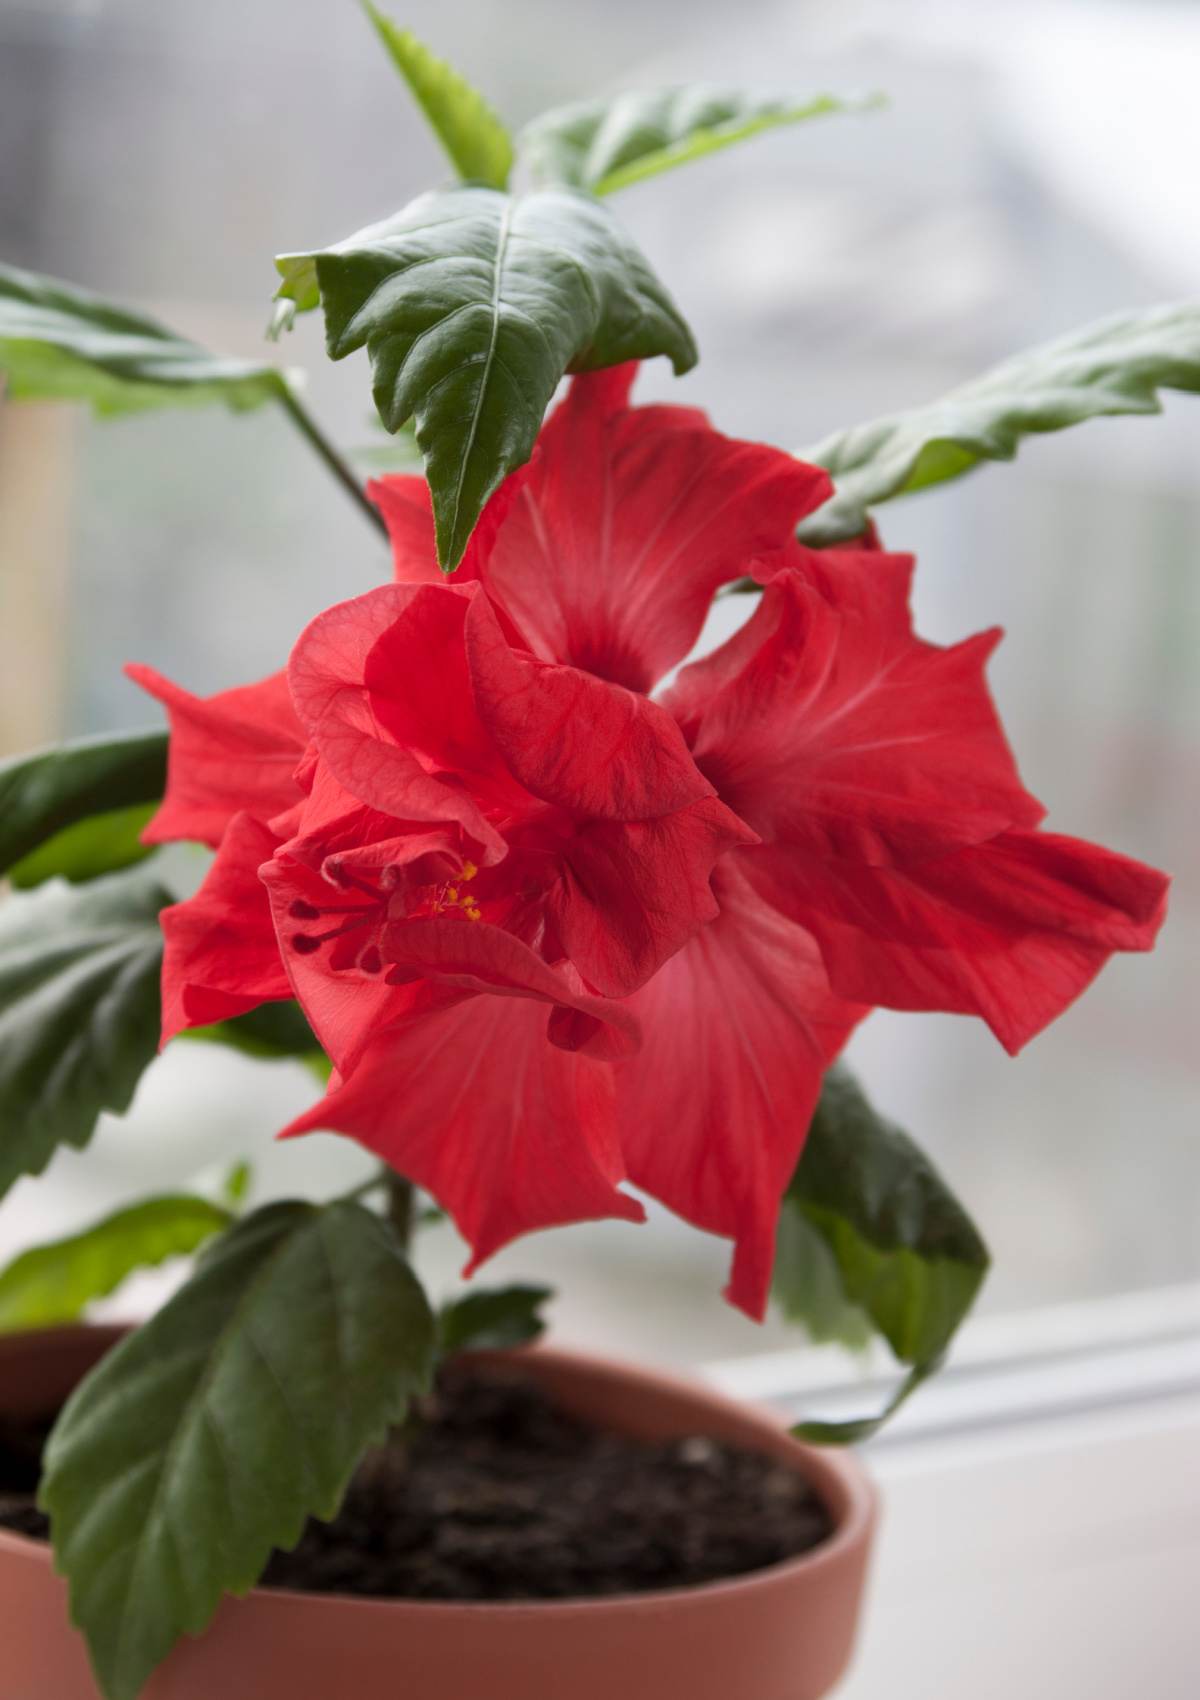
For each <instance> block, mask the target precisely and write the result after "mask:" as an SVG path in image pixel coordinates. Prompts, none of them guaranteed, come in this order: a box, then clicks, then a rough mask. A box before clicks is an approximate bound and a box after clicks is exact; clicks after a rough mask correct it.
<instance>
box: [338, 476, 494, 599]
mask: <svg viewBox="0 0 1200 1700" xmlns="http://www.w3.org/2000/svg"><path fill="white" fill-rule="evenodd" d="M521 477H522V474H521V473H520V472H516V473H513V474H512V476H511V477H509V478H506V479H505V481H504V483H503V484H502V485H501V486H500V488H499V489H498V490H497V491H496V493H495V494H494V495H493V496H492V497H491V498H490V500H489V501H488V503H487V506H486V507H485V508H484V510H483V512H482V513H481V514H480V516H479V519H478V520H477V521H476V524H475V529H474V531H473V532H472V533H471V540H470V542H469V543H468V544H467V548H466V552H465V554H464V555H463V558H462V560H461V561H460V562H459V564H458V566H457V567H456V568H455V569H454V583H455V584H456V585H461V584H466V583H468V582H470V581H471V580H472V579H476V578H478V577H479V567H480V563H481V561H483V560H485V559H486V557H487V554H488V551H489V550H490V548H491V546H492V541H493V539H494V538H495V535H496V532H497V530H498V528H499V527H500V525H501V524H502V523H503V521H504V519H505V516H506V515H507V513H508V510H509V509H510V508H511V506H512V504H513V502H514V501H515V499H516V496H517V492H518V489H519V487H520V482H521ZM367 495H368V496H369V497H370V498H371V500H372V501H373V502H374V503H375V506H376V507H377V508H378V509H379V511H380V513H381V514H382V515H383V521H384V524H385V525H386V526H387V529H388V536H389V538H390V539H391V544H392V562H393V567H394V570H395V575H396V582H397V584H443V585H444V584H445V583H446V579H447V575H446V574H445V573H444V572H443V571H442V569H441V567H440V566H439V565H438V558H437V543H436V541H435V537H434V528H433V505H432V502H431V500H430V495H429V485H428V483H427V482H426V480H425V479H424V478H422V477H420V476H418V475H416V474H413V473H395V474H391V475H389V476H388V477H386V478H374V479H372V480H371V482H370V483H369V484H368V485H367Z"/></svg>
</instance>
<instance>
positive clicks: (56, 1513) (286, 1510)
mask: <svg viewBox="0 0 1200 1700" xmlns="http://www.w3.org/2000/svg"><path fill="white" fill-rule="evenodd" d="M433 1347H434V1320H433V1316H432V1314H431V1312H430V1309H429V1305H428V1303H427V1301H426V1298H425V1295H424V1293H423V1291H422V1290H421V1287H420V1285H419V1283H418V1282H417V1280H416V1278H415V1276H414V1275H413V1273H412V1271H411V1270H410V1268H409V1266H408V1264H407V1262H406V1261H405V1259H404V1256H403V1254H402V1253H401V1251H400V1249H399V1246H398V1245H397V1243H396V1239H395V1236H394V1234H393V1233H392V1231H391V1230H390V1228H389V1227H388V1225H387V1223H386V1222H384V1221H382V1220H381V1219H380V1218H379V1217H377V1216H374V1215H372V1214H371V1212H370V1211H367V1210H364V1209H363V1208H362V1207H361V1205H357V1204H351V1203H348V1202H345V1201H342V1202H340V1203H335V1204H330V1205H327V1206H325V1207H323V1208H321V1207H318V1206H315V1205H309V1204H300V1203H284V1204H273V1205H268V1206H267V1207H266V1208H265V1209H263V1210H259V1211H256V1212H255V1213H254V1214H253V1215H251V1216H248V1217H246V1218H245V1220H244V1221H242V1222H240V1223H239V1224H238V1225H237V1226H236V1227H235V1228H233V1229H232V1230H231V1231H230V1232H229V1233H227V1234H225V1235H223V1236H222V1237H221V1238H220V1239H219V1240H217V1241H216V1242H215V1244H214V1245H213V1246H212V1247H211V1249H210V1250H209V1251H208V1252H207V1254H206V1255H205V1256H204V1257H203V1258H202V1259H201V1261H200V1264H199V1266H198V1268H197V1269H196V1271H195V1273H194V1275H193V1276H192V1278H191V1280H190V1281H189V1282H188V1283H187V1285H186V1286H184V1287H183V1288H182V1289H181V1290H180V1291H179V1293H177V1294H176V1296H175V1297H174V1298H173V1299H171V1300H170V1302H169V1303H168V1304H167V1305H166V1306H165V1307H164V1308H163V1309H162V1310H161V1311H159V1313H158V1314H157V1315H156V1316H155V1317H154V1318H153V1319H152V1320H151V1321H150V1322H148V1323H147V1324H146V1325H145V1326H144V1327H142V1328H140V1329H139V1330H138V1331H137V1333H135V1334H132V1335H130V1336H129V1337H128V1338H127V1339H126V1340H124V1341H123V1342H122V1343H121V1344H120V1345H119V1346H118V1347H117V1348H116V1350H115V1351H113V1352H112V1353H111V1354H110V1355H109V1356H108V1357H106V1358H105V1359H104V1360H103V1361H102V1362H101V1364H100V1365H99V1366H98V1368H97V1369H95V1370H94V1371H93V1372H92V1373H91V1375H89V1376H88V1377H87V1379H86V1380H85V1381H84V1382H83V1383H82V1384H81V1386H80V1387H79V1388H78V1389H77V1390H76V1392H75V1393H74V1394H73V1396H72V1397H71V1399H70V1400H69V1401H68V1403H67V1406H66V1408H65V1410H64V1411H63V1413H62V1416H61V1417H60V1418H59V1420H58V1423H57V1425H56V1427H55V1430H54V1432H53V1434H52V1435H51V1438H50V1443H49V1446H48V1448H47V1453H46V1465H45V1476H44V1478H43V1483H42V1501H43V1504H44V1505H45V1507H46V1509H47V1510H48V1511H49V1513H50V1516H51V1525H52V1533H53V1539H54V1547H55V1557H56V1562H57V1564H58V1566H59V1568H60V1569H61V1570H62V1571H63V1572H64V1573H65V1575H66V1576H67V1578H68V1581H69V1584H70V1597H71V1614H72V1619H73V1621H74V1622H75V1624H76V1625H77V1626H78V1627H79V1628H80V1629H82V1630H83V1632H84V1634H85V1636H86V1637H87V1641H88V1646H89V1649H90V1651H91V1656H92V1662H93V1665H94V1667H95V1671H96V1675H97V1678H98V1681H99V1684H100V1687H101V1690H102V1691H103V1693H104V1695H105V1696H106V1700H136V1697H137V1696H138V1695H139V1694H140V1693H141V1692H142V1688H143V1685H144V1684H145V1682H146V1679H147V1677H148V1676H149V1675H150V1673H151V1671H152V1670H153V1669H154V1668H155V1667H156V1666H157V1665H158V1664H159V1663H160V1661H161V1660H162V1659H163V1658H164V1657H165V1656H166V1654H167V1653H168V1652H169V1651H170V1649H171V1647H172V1645H173V1644H174V1642H175V1641H176V1640H177V1639H178V1637H179V1636H180V1635H181V1634H185V1633H186V1634H198V1633H199V1632H200V1631H201V1630H202V1629H204V1628H205V1627H206V1625H207V1624H208V1623H209V1621H210V1620H211V1618H212V1615H213V1613H214V1612H215V1610H216V1608H217V1604H218V1602H219V1600H220V1598H221V1595H222V1593H225V1592H228V1593H237V1594H240V1593H244V1592H245V1591H246V1590H247V1589H249V1588H250V1587H252V1586H253V1585H254V1583H255V1582H256V1581H257V1580H258V1578H259V1576H260V1574H261V1572H262V1569H263V1566H264V1565H265V1563H266V1561H267V1558H268V1556H269V1554H270V1552H271V1550H272V1548H274V1547H285V1548H286V1547H291V1546H294V1545H295V1543H296V1541H297V1540H298V1539H299V1537H300V1534H301V1532H302V1530H303V1528H304V1524H305V1520H306V1519H307V1518H308V1517H309V1516H310V1515H312V1516H317V1517H323V1518H330V1517H333V1516H334V1515H335V1514H336V1512H337V1509H338V1506H339V1504H340V1503H341V1499H342V1496H343V1494H344V1492H345V1489H346V1486H347V1484H348V1482H349V1480H350V1477H351V1474H352V1473H353V1471H354V1468H355V1466H356V1464H357V1463H358V1461H359V1459H360V1457H361V1455H362V1453H363V1451H364V1450H365V1448H366V1447H367V1446H368V1445H369V1444H371V1443H372V1442H373V1441H375V1440H378V1439H380V1438H382V1436H383V1435H384V1433H385V1432H386V1430H387V1428H388V1426H389V1425H390V1424H392V1423H395V1422H398V1421H399V1420H400V1419H401V1418H402V1417H403V1415H404V1412H405V1408H406V1405H407V1401H408V1399H409V1397H410V1396H411V1395H412V1394H414V1393H416V1392H419V1391H422V1390H424V1389H425V1388H426V1387H427V1385H428V1381H429V1376H430V1371H431V1366H432V1360H433ZM181 1555H186V1562H181Z"/></svg>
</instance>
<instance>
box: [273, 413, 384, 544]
mask: <svg viewBox="0 0 1200 1700" xmlns="http://www.w3.org/2000/svg"><path fill="white" fill-rule="evenodd" d="M283 405H284V408H285V410H286V412H287V415H288V417H289V419H290V420H291V421H292V424H293V425H294V426H295V427H296V429H297V430H298V431H299V432H300V434H301V436H302V437H304V438H305V439H306V441H307V442H308V443H309V445H310V446H311V447H312V448H314V449H315V450H316V451H317V453H318V454H319V455H320V457H321V459H322V460H323V461H324V462H325V465H326V466H327V467H328V468H329V470H330V472H332V473H333V476H334V477H335V478H336V479H337V481H338V483H339V484H340V485H341V486H342V488H343V489H344V490H345V491H346V492H347V493H348V494H349V495H350V496H351V497H353V499H354V501H356V502H357V503H358V505H359V507H360V508H361V509H362V511H363V513H364V514H366V516H367V518H368V519H369V520H370V522H371V524H372V525H373V526H374V527H375V529H376V531H379V532H382V534H383V536H384V537H386V536H387V534H388V533H387V526H386V525H385V524H384V522H383V515H382V514H381V513H380V512H379V509H378V508H377V507H376V506H375V504H374V502H372V501H371V500H370V498H369V497H368V495H367V493H366V491H365V490H364V489H363V487H362V485H361V483H360V482H359V480H358V478H357V477H356V476H355V473H354V471H353V469H352V468H351V467H350V465H349V463H348V462H347V461H346V460H345V459H344V457H343V456H342V455H341V454H340V453H339V452H338V450H337V449H336V448H334V446H333V444H332V443H331V442H330V441H329V438H328V437H327V436H326V435H325V433H324V431H322V429H321V427H320V426H319V425H318V424H317V422H316V420H315V419H314V418H313V416H312V414H311V413H310V412H309V411H308V409H307V407H305V405H304V403H303V402H302V401H301V400H300V397H299V396H298V395H297V394H296V392H295V390H294V389H293V388H292V386H291V384H286V383H285V385H284V390H283Z"/></svg>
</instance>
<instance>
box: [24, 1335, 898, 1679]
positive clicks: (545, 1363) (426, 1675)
mask: <svg viewBox="0 0 1200 1700" xmlns="http://www.w3.org/2000/svg"><path fill="white" fill-rule="evenodd" d="M120 1332H121V1331H120V1330H119V1329H112V1328H64V1329H56V1330H53V1331H50V1332H47V1333H41V1334H25V1335H10V1336H8V1337H0V1410H3V1411H6V1412H8V1413H11V1414H14V1415H15V1414H25V1415H33V1414H37V1413H42V1412H45V1411H47V1410H52V1409H54V1408H55V1406H56V1405H57V1404H58V1403H59V1402H60V1401H61V1400H62V1399H63V1398H64V1397H65V1396H66V1394H67V1393H68V1392H69V1391H70V1389H71V1388H72V1387H73V1386H74V1384H75V1382H77V1381H78V1380H79V1379H80V1377H81V1376H82V1375H83V1374H84V1373H85V1372H86V1370H87V1369H88V1368H89V1367H90V1366H91V1365H92V1364H93V1363H94V1362H96V1360H97V1359H98V1358H99V1357H101V1356H102V1354H103V1353H104V1351H105V1350H106V1349H107V1348H108V1347H109V1346H110V1345H112V1343H113V1342H114V1341H115V1340H116V1339H117V1338H119V1336H120ZM495 1361H508V1362H511V1361H513V1360H502V1359H501V1358H500V1357H499V1356H498V1357H497V1359H496V1360H495ZM517 1361H519V1364H520V1368H521V1372H522V1374H524V1375H527V1376H528V1377H529V1378H530V1379H531V1380H533V1381H536V1382H537V1383H538V1384H539V1385H540V1386H542V1387H544V1388H545V1389H546V1391H547V1392H548V1393H550V1394H551V1395H552V1397H553V1398H554V1399H556V1400H557V1401H558V1402H559V1403H560V1404H561V1405H563V1406H565V1407H567V1408H568V1409H570V1410H572V1411H575V1412H577V1413H579V1414H580V1415H582V1416H586V1417H588V1418H589V1419H591V1420H592V1421H594V1422H597V1423H599V1424H601V1425H603V1426H606V1427H610V1428H613V1429H617V1430H620V1431H623V1432H624V1433H627V1434H635V1435H641V1436H645V1437H647V1438H656V1437H664V1436H668V1435H673V1434H696V1433H701V1434H706V1435H711V1436H712V1437H714V1438H716V1439H721V1440H727V1441H732V1442H734V1443H736V1444H738V1445H742V1446H746V1447H749V1448H752V1449H753V1450H755V1451H759V1452H765V1453H768V1454H770V1455H772V1456H774V1457H777V1458H782V1459H784V1460H787V1461H791V1462H794V1463H795V1464H796V1466H797V1467H798V1468H800V1469H802V1470H803V1471H804V1473H805V1474H806V1475H807V1476H808V1477H809V1478H810V1479H811V1481H812V1483H813V1485H814V1486H815V1487H816V1488H817V1490H818V1492H819V1493H820V1494H821V1495H822V1496H823V1498H824V1499H825V1501H826V1503H827V1504H828V1506H829V1508H830V1511H831V1512H832V1514H833V1518H834V1522H835V1531H834V1533H833V1535H832V1536H831V1537H830V1538H829V1540H827V1541H826V1542H825V1543H824V1544H823V1545H822V1546H820V1547H818V1548H816V1549H815V1550H814V1551H813V1552H811V1553H808V1554H806V1555H804V1556H803V1557H801V1558H797V1559H793V1560H791V1561H790V1562H788V1563H786V1564H778V1565H774V1566H772V1567H771V1568H769V1569H767V1570H760V1571H757V1572H755V1573H754V1574H752V1575H749V1576H743V1577H738V1578H736V1579H735V1580H732V1581H728V1582H717V1583H709V1584H706V1585H704V1586H702V1587H696V1588H687V1589H680V1590H679V1591H678V1592H675V1593H659V1594H637V1595H626V1596H623V1597H620V1598H613V1599H600V1600H579V1601H565V1602H560V1601H553V1602H547V1603H541V1602H534V1603H531V1604H529V1605H522V1604H520V1603H516V1604H512V1603H505V1604H496V1605H474V1604H468V1605H458V1604H453V1603H443V1602H432V1603H424V1602H419V1601H405V1600H400V1601H396V1602H394V1603H393V1602H387V1601H374V1600H352V1599H339V1598H336V1597H334V1596H330V1595H309V1594H289V1593H282V1592H268V1591H266V1590H261V1591H255V1592H253V1593H251V1594H249V1595H248V1596H247V1597H246V1598H245V1599H242V1600H234V1599H227V1600H225V1602H224V1603H223V1604H222V1606H221V1608H220V1610H219V1612H218V1613H217V1616H216V1619H215V1620H214V1622H213V1624H212V1626H211V1628H210V1629H209V1630H208V1631H207V1633H206V1634H204V1635H202V1636H201V1637H199V1638H198V1639H196V1640H185V1641H182V1642H180V1644H179V1645H178V1646H177V1647H176V1648H175V1650H174V1652H173V1653H172V1654H171V1655H170V1657H169V1658H168V1659H167V1660H166V1662H165V1664H163V1665H162V1666H161V1667H160V1669H159V1670H158V1671H157V1672H156V1673H155V1675H154V1677H153V1678H152V1679H151V1681H150V1682H149V1684H148V1685H147V1687H146V1689H145V1692H144V1697H143V1700H214V1696H217V1695H222V1696H228V1697H229V1700H399V1697H400V1696H402V1695H403V1696H408V1695H414V1696H415V1695H422V1696H429V1697H430V1700H565V1697H568V1696H569V1700H818V1697H819V1696H821V1695H824V1694H827V1693H828V1692H829V1690H830V1688H831V1687H832V1686H833V1684H834V1683H835V1682H836V1681H837V1679H838V1677H839V1676H840V1675H841V1673H842V1671H843V1669H844V1668H845V1666H846V1663H847V1660H848V1658H849V1656H850V1650H851V1646H852V1643H853V1639H854V1631H855V1624H856V1620H857V1618H858V1611H859V1602H860V1598H861V1594H862V1589H863V1579H864V1573H865V1570H866V1563H867V1554H868V1548H869V1546H870V1542H871V1534H872V1529H873V1525H874V1521H875V1496H874V1493H873V1490H872V1488H871V1486H870V1484H869V1482H868V1480H867V1478H866V1476H865V1474H864V1473H863V1470H862V1468H861V1466H860V1465H859V1464H857V1463H856V1462H855V1460H854V1459H853V1458H851V1457H848V1456H847V1455H846V1454H844V1453H840V1452H831V1451H814V1450H812V1449H810V1448H809V1447H805V1446H801V1445H800V1444H799V1443H798V1442H797V1441H795V1440H793V1439H792V1438H791V1437H790V1435H788V1434H787V1433H785V1432H784V1431H783V1430H782V1429H781V1428H780V1427H779V1425H778V1423H777V1422H776V1421H775V1420H773V1419H772V1418H771V1417H769V1416H766V1415H763V1414H761V1413H759V1412H756V1411H753V1410H748V1409H746V1408H745V1407H743V1406H741V1405H737V1404H734V1403H732V1402H731V1401H729V1400H727V1399H723V1398H721V1397H720V1396H718V1395H717V1394H714V1393H710V1392H708V1391H706V1390H705V1389H704V1388H702V1387H697V1386H693V1385H690V1384H688V1383H687V1382H683V1381H677V1380H675V1379H672V1378H670V1377H668V1376H662V1375H657V1374H651V1373H649V1372H647V1371H645V1370H641V1369H635V1368H630V1367H629V1366H627V1365H624V1364H613V1363H607V1362H604V1361H602V1360H598V1359H595V1358H590V1357H585V1356H582V1355H576V1354H573V1353H568V1352H560V1351H555V1350H548V1349H542V1348H538V1349H536V1350H534V1351H531V1352H525V1353H523V1354H521V1355H520V1357H519V1360H517ZM65 1596H66V1589H65V1585H64V1583H63V1582H62V1581H61V1580H60V1579H59V1578H58V1577H57V1576H56V1575H55V1574H54V1572H53V1570H52V1568H51V1563H50V1554H49V1551H48V1549H47V1548H46V1546H45V1545H44V1544H43V1543H41V1542H37V1541H30V1540H25V1539H23V1538H21V1537H19V1536H15V1535H10V1534H6V1533H3V1532H0V1623H2V1624H3V1635H2V1640H0V1700H98V1695H97V1690H96V1687H95V1684H94V1682H93V1679H92V1677H91V1675H90V1672H89V1668H88V1661H87V1656H86V1654H85V1652H84V1648H83V1643H82V1641H81V1640H80V1638H79V1637H78V1636H77V1635H76V1634H75V1633H74V1631H72V1630H71V1629H70V1628H69V1626H68V1623H67V1610H66V1597H65Z"/></svg>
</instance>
